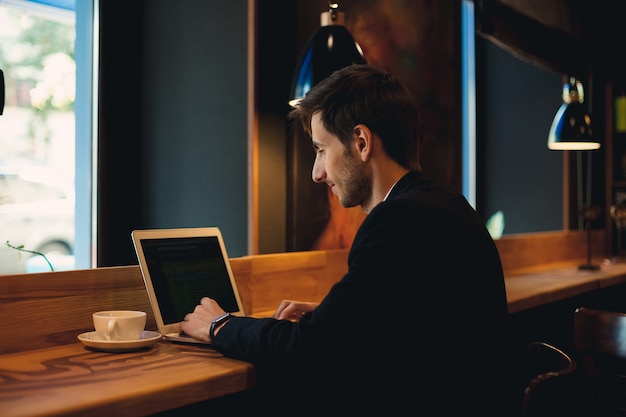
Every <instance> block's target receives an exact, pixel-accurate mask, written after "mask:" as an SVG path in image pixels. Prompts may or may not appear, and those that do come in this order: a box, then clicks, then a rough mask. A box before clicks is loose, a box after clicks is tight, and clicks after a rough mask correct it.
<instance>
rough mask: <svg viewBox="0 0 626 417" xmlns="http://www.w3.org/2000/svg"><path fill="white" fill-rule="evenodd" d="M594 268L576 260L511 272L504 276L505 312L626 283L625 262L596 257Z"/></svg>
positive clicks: (516, 311)
mask: <svg viewBox="0 0 626 417" xmlns="http://www.w3.org/2000/svg"><path fill="white" fill-rule="evenodd" d="M595 263H597V264H599V265H600V270H598V271H585V270H579V269H578V264H570V265H565V266H558V267H554V266H553V267H551V268H549V269H540V270H535V271H532V272H525V273H513V274H509V275H508V276H507V277H506V278H505V283H506V294H507V301H508V304H509V313H511V314H513V313H518V312H521V311H524V310H530V309H532V308H535V307H539V306H543V305H546V304H549V303H554V302H556V301H560V300H564V299H567V298H571V297H575V296H578V295H582V294H586V293H591V292H593V291H596V290H599V289H603V288H608V287H612V286H616V285H620V284H624V283H626V263H610V262H606V261H604V262H603V260H602V259H596V260H595Z"/></svg>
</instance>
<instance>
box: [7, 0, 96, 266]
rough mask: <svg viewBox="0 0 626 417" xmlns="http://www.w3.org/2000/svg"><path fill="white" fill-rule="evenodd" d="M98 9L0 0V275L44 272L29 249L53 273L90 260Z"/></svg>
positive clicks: (63, 2)
mask: <svg viewBox="0 0 626 417" xmlns="http://www.w3.org/2000/svg"><path fill="white" fill-rule="evenodd" d="M96 10H97V1H94V2H90V1H80V2H76V1H75V0H54V1H53V0H51V1H30V0H8V1H3V2H1V3H0V69H2V71H3V73H4V78H5V95H6V99H5V107H4V112H3V115H2V116H0V274H7V273H22V272H38V271H46V270H49V269H50V266H49V265H48V264H47V262H46V260H45V259H44V258H43V257H41V256H36V255H34V254H32V252H40V253H43V254H45V255H46V257H47V258H48V260H49V261H50V262H51V265H52V267H53V268H54V269H55V270H56V269H74V268H88V267H91V265H92V264H93V262H92V252H93V251H92V250H91V249H90V248H91V246H92V245H91V241H92V240H93V239H92V232H91V224H92V221H91V218H92V217H93V215H92V213H91V207H92V203H91V201H92V195H93V194H94V191H93V190H92V189H91V186H90V184H92V183H93V181H92V180H91V178H92V172H93V163H92V162H91V161H92V157H91V154H92V149H93V148H94V147H93V145H92V144H93V139H92V138H93V137H94V135H93V134H92V132H93V131H94V128H93V123H92V120H93V117H92V115H93V107H94V106H92V105H91V103H93V102H94V99H93V97H94V94H93V93H92V91H93V87H92V85H93V84H92V82H91V80H92V79H95V77H94V74H93V71H92V69H93V68H95V66H94V65H93V59H92V57H93V56H95V54H94V53H93V49H94V48H93V47H92V45H94V41H93V39H94V36H93V34H94V33H95V31H94V30H93V26H94V25H93V22H94V18H93V17H94V16H95V15H96V14H95V11H96ZM6 243H9V244H10V245H11V246H13V247H18V248H19V247H22V248H23V249H25V251H19V250H16V249H14V248H11V247H9V245H7V244H6ZM29 251H30V252H29Z"/></svg>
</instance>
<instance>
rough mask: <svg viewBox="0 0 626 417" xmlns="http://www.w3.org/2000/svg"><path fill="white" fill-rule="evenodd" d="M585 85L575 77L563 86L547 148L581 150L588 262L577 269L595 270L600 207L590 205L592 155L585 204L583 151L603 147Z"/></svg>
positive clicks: (582, 208)
mask: <svg viewBox="0 0 626 417" xmlns="http://www.w3.org/2000/svg"><path fill="white" fill-rule="evenodd" d="M584 100H585V95H584V89H583V85H582V82H581V81H580V80H579V79H577V78H576V77H569V78H568V81H567V82H566V83H565V84H564V85H563V104H561V107H559V110H558V111H557V112H556V115H555V116H554V120H553V121H552V126H551V127H550V133H549V134H548V148H549V149H552V150H560V151H579V152H578V153H577V155H576V156H577V169H578V175H577V179H578V180H577V193H578V205H579V213H580V217H581V218H582V219H583V220H584V223H585V228H586V229H587V262H586V263H584V264H582V265H580V266H579V267H578V269H580V270H588V271H595V270H597V269H599V268H600V267H599V266H598V265H593V264H592V263H591V223H592V222H593V221H594V220H595V219H597V218H598V216H599V215H600V208H599V207H597V206H592V205H591V201H590V200H591V155H588V156H587V189H586V191H587V202H586V204H584V205H583V203H582V194H583V189H582V188H583V186H582V159H581V158H582V155H581V153H580V151H591V150H594V149H599V148H600V142H599V141H598V140H597V139H596V138H595V137H594V135H593V129H592V125H591V117H590V116H589V114H588V113H587V109H586V105H585V104H583V103H584Z"/></svg>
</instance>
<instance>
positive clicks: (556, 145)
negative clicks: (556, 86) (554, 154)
mask: <svg viewBox="0 0 626 417" xmlns="http://www.w3.org/2000/svg"><path fill="white" fill-rule="evenodd" d="M584 101H585V94H584V90H583V85H582V83H581V82H580V80H578V79H577V78H575V77H570V78H569V81H568V82H566V83H565V84H564V85H563V104H561V107H559V110H558V111H557V112H556V115H555V116H554V120H553V121H552V126H551V127H550V133H549V134H548V148H549V149H553V150H559V151H567V150H574V151H585V150H593V149H599V148H600V142H598V141H597V140H595V139H594V138H593V131H592V128H591V117H590V116H589V114H588V113H587V109H586V105H585V104H583V103H584Z"/></svg>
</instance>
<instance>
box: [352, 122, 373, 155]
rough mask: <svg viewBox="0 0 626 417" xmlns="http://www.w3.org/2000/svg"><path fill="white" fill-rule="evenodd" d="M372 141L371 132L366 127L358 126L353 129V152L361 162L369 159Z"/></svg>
mask: <svg viewBox="0 0 626 417" xmlns="http://www.w3.org/2000/svg"><path fill="white" fill-rule="evenodd" d="M373 139H374V138H373V134H372V131H371V130H369V128H368V127H367V126H365V125H362V124H359V125H356V126H355V127H354V146H355V148H356V149H355V150H356V152H357V153H358V155H359V157H360V158H361V161H363V162H366V161H368V160H369V159H370V157H371V154H372V145H373Z"/></svg>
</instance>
